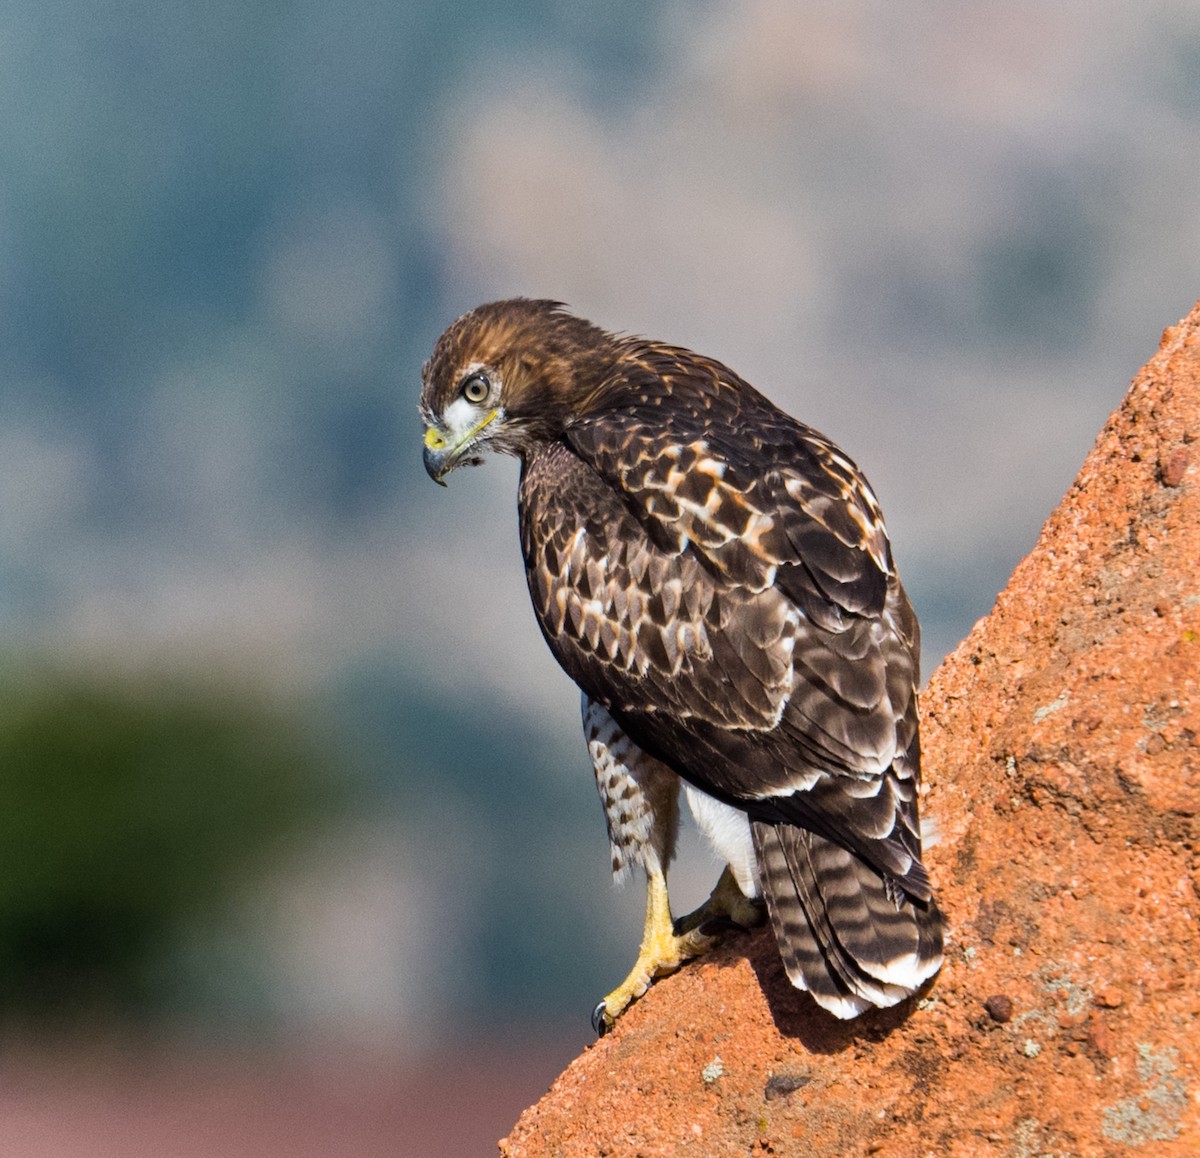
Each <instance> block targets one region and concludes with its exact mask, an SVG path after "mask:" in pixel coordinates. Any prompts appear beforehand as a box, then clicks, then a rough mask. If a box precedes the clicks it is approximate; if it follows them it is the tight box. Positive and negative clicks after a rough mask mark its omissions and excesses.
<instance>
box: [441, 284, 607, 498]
mask: <svg viewBox="0 0 1200 1158" xmlns="http://www.w3.org/2000/svg"><path fill="white" fill-rule="evenodd" d="M615 358H616V346H615V342H614V339H613V338H612V336H611V335H610V334H606V333H605V332H604V331H603V330H601V329H598V328H597V327H596V326H593V325H592V324H591V323H590V322H585V321H584V320H583V319H582V318H577V317H574V316H573V315H571V314H569V313H567V311H566V308H565V307H564V306H563V305H562V304H561V303H560V302H551V301H531V300H529V299H528V298H513V299H511V300H509V301H503V302H492V303H491V304H490V305H486V306H479V307H478V308H477V309H474V310H472V311H471V312H470V313H469V314H463V316H462V317H461V318H459V319H458V321H456V322H454V323H453V324H452V325H451V326H450V327H449V329H447V330H446V332H445V333H444V334H443V335H442V336H441V337H440V338H439V339H438V341H437V345H436V346H435V347H434V350H433V355H432V356H431V357H430V359H429V361H428V362H426V363H425V368H424V370H423V372H422V377H423V379H424V386H423V388H422V390H421V405H420V410H421V418H422V419H423V420H424V422H425V469H426V470H427V471H428V472H429V475H430V477H431V478H432V479H433V480H434V481H435V482H439V483H440V482H441V481H442V479H443V477H444V476H445V475H447V474H449V473H450V471H452V470H453V469H454V468H455V467H458V466H464V465H465V466H477V465H478V464H479V463H480V462H482V461H483V454H484V452H485V451H487V450H495V451H500V452H502V453H504V454H515V455H518V456H522V457H523V456H524V455H525V454H526V453H528V451H529V450H530V449H531V448H532V447H534V446H536V445H537V444H539V443H542V442H546V441H549V440H551V439H554V438H557V437H558V436H559V435H560V434H561V433H562V432H563V430H564V429H565V428H566V426H567V424H568V423H569V422H570V420H571V417H572V416H573V415H574V414H576V413H578V411H579V409H580V407H581V406H582V404H583V403H584V401H585V400H586V399H587V397H588V395H590V394H591V393H592V392H593V391H594V390H595V388H596V386H597V385H598V384H599V383H600V382H601V381H603V379H604V377H605V375H606V374H607V373H608V371H609V369H610V368H611V366H612V364H613V361H614V359H615Z"/></svg>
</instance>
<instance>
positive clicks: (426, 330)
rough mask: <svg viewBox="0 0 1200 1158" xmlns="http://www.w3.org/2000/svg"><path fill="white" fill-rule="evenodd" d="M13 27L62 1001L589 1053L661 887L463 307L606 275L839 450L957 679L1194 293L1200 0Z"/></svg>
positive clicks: (15, 487) (4, 474)
mask: <svg viewBox="0 0 1200 1158" xmlns="http://www.w3.org/2000/svg"><path fill="white" fill-rule="evenodd" d="M0 12H2V16H0V175H2V178H3V179H2V180H0V643H2V644H3V648H4V656H5V668H6V669H7V670H6V676H5V680H6V682H5V683H4V684H3V685H0V687H3V688H5V689H7V690H6V691H5V694H6V695H7V697H8V704H9V706H8V707H6V708H5V709H4V710H3V711H0V812H2V813H3V814H4V824H3V826H0V832H2V833H3V834H6V835H5V836H4V839H5V842H6V847H5V848H4V849H3V850H0V865H3V866H4V869H3V872H0V877H3V878H4V879H5V881H6V882H7V885H6V887H4V888H0V941H3V942H5V943H4V944H3V945H0V981H5V979H6V977H7V982H6V984H5V985H4V986H3V988H4V989H5V999H4V1005H3V1009H4V1010H5V1011H7V1014H8V1016H9V1017H10V1018H13V1019H16V1020H18V1021H25V1020H28V1019H29V1018H33V1019H35V1020H36V1019H38V1018H41V1017H49V1018H54V1019H56V1020H57V1023H58V1024H60V1025H62V1024H64V1023H66V1024H67V1025H70V1024H71V1023H72V1022H73V1021H74V1020H79V1021H82V1020H86V1019H89V1018H96V1017H103V1018H105V1019H110V1020H112V1021H116V1022H120V1021H122V1020H123V1019H133V1020H137V1019H143V1020H150V1021H153V1022H155V1023H157V1024H175V1023H186V1024H188V1025H192V1026H194V1025H201V1026H209V1027H216V1028H217V1029H220V1030H221V1031H222V1032H225V1031H227V1030H229V1028H230V1027H231V1026H237V1027H238V1032H247V1031H248V1030H247V1027H249V1029H250V1031H252V1032H256V1033H257V1032H261V1033H264V1034H269V1033H275V1032H281V1031H282V1032H299V1033H313V1034H318V1035H320V1034H333V1035H341V1036H348V1037H370V1038H373V1039H380V1040H386V1041H387V1042H390V1043H400V1044H401V1045H402V1046H403V1047H404V1048H407V1049H411V1050H413V1051H419V1050H420V1049H422V1048H423V1047H424V1046H425V1045H427V1044H428V1043H429V1042H430V1041H432V1040H434V1039H435V1038H439V1039H444V1038H445V1037H446V1036H447V1035H450V1036H451V1037H453V1036H454V1035H456V1034H461V1035H463V1037H464V1038H466V1037H471V1036H474V1035H477V1034H480V1033H487V1034H494V1035H503V1034H504V1033H506V1032H508V1031H509V1030H511V1029H513V1028H514V1027H517V1026H520V1027H523V1028H524V1029H528V1028H529V1027H535V1028H541V1029H545V1030H547V1031H551V1032H556V1031H557V1030H558V1029H559V1027H561V1026H564V1025H569V1026H571V1027H575V1026H578V1031H579V1034H580V1040H583V1038H584V1036H586V1033H585V1031H586V1016H587V1012H588V1010H589V1009H590V1007H591V1004H592V1003H593V1002H594V1001H595V1000H596V999H597V998H598V997H599V996H600V995H601V994H602V993H603V992H604V991H605V990H606V989H607V988H608V987H610V985H611V984H612V983H614V982H615V981H616V980H617V979H618V978H619V977H620V975H621V974H622V973H623V970H624V967H625V966H627V965H628V964H629V961H630V960H631V957H632V953H633V950H634V946H635V943H636V935H637V929H638V927H639V924H640V904H641V899H640V895H639V893H638V890H637V889H632V890H626V891H625V892H624V893H621V892H617V891H614V890H613V889H612V888H611V886H610V884H609V882H608V876H607V863H608V857H607V854H606V845H605V839H604V833H603V823H602V820H601V816H600V812H599V808H598V805H597V802H596V800H595V793H594V789H593V787H592V785H591V783H590V777H589V772H588V767H587V762H586V755H585V753H584V750H583V746H582V743H581V742H580V741H579V739H578V704H577V696H576V693H575V692H574V690H573V689H572V687H571V686H570V684H569V681H567V679H566V677H564V676H561V675H560V674H559V673H558V672H557V670H556V669H555V667H554V665H553V663H552V661H551V660H550V658H549V656H548V655H547V654H545V650H544V647H543V645H542V643H541V641H540V638H539V637H538V633H537V630H536V628H535V625H534V622H533V618H532V616H531V614H530V612H529V609H528V606H527V597H526V595H525V593H524V590H523V580H522V576H521V569H520V564H519V556H518V550H517V541H516V528H515V518H514V496H513V489H514V486H515V477H516V475H515V467H514V466H513V464H511V463H507V462H499V463H490V464H489V465H488V466H487V467H486V468H485V469H484V470H481V471H472V472H462V473H460V474H457V475H455V476H454V477H453V478H452V479H451V485H450V488H449V490H448V491H441V490H438V489H437V488H435V487H433V486H431V485H430V484H429V481H428V479H427V478H426V477H425V476H424V474H423V471H422V469H421V464H420V430H419V425H418V422H417V419H416V415H415V402H416V397H417V392H418V389H419V374H420V366H421V363H422V362H423V360H424V359H425V357H426V356H427V355H428V352H429V349H430V347H431V345H432V343H433V341H434V339H435V338H436V336H437V334H438V333H439V332H440V330H441V329H442V327H443V326H444V325H445V324H446V323H447V322H449V321H450V320H451V319H452V318H453V317H454V316H456V315H457V314H458V313H460V312H462V311H463V310H465V309H467V308H469V307H470V306H472V305H474V304H476V303H477V302H479V301H481V300H485V299H489V298H494V297H499V296H506V295H509V294H513V293H525V294H530V295H534V296H549V297H556V298H560V299H562V300H564V301H567V302H568V303H570V304H571V305H572V306H573V307H574V308H575V309H576V310H577V311H579V312H580V313H582V314H584V315H586V316H589V317H591V318H592V319H593V320H595V321H597V322H599V323H601V324H603V325H606V326H608V327H610V328H613V329H619V330H626V331H633V332H642V333H647V334H650V335H652V336H654V337H657V338H662V339H665V340H670V341H674V342H678V343H680V344H684V345H690V346H693V347H695V348H698V349H700V350H703V351H704V352H706V353H710V354H713V355H715V356H718V357H721V358H723V359H724V360H726V361H728V362H729V363H730V364H732V365H733V366H735V367H736V368H737V369H738V370H739V371H740V372H741V373H742V374H743V375H744V376H746V377H747V378H749V379H750V380H751V381H752V382H754V383H755V384H756V385H757V386H759V387H760V388H761V389H762V390H763V391H764V392H766V393H767V394H769V395H770V396H772V397H773V398H775V399H776V400H777V401H778V402H780V403H781V404H782V405H784V406H785V407H786V408H787V409H789V410H791V411H792V412H793V413H795V414H796V415H797V416H799V417H801V418H803V419H804V420H805V421H807V422H809V423H810V424H812V425H814V426H816V427H818V428H819V429H822V430H824V431H825V432H826V433H828V434H829V435H831V436H832V437H834V438H835V439H836V440H837V441H838V442H840V443H841V444H842V445H843V446H844V447H845V448H846V449H847V450H848V451H849V452H850V453H851V454H852V455H854V457H856V458H857V459H858V460H859V462H860V463H861V464H862V465H863V466H864V467H865V468H866V470H867V472H868V474H869V475H870V476H871V478H872V480H873V482H874V484H875V487H876V490H877V491H878V492H879V494H880V496H881V498H882V501H883V505H884V509H885V511H886V512H887V514H888V518H889V524H890V527H891V531H892V536H893V539H894V541H895V546H896V552H897V556H898V559H899V562H900V566H901V569H902V571H903V573H904V576H905V579H906V582H907V585H908V587H909V589H910V593H911V594H912V596H913V599H914V602H915V603H916V605H917V609H918V612H919V613H920V615H921V617H922V620H923V623H924V628H925V640H926V656H925V659H926V668H927V670H929V669H931V668H932V666H933V665H934V664H935V663H936V661H937V660H938V659H939V658H940V656H941V655H942V654H944V653H945V652H946V651H947V650H948V649H950V648H952V647H953V646H954V644H955V643H956V642H957V641H958V640H959V639H960V638H961V637H962V636H963V635H964V634H965V633H966V631H967V630H968V629H969V628H970V626H971V624H972V622H973V621H974V620H975V619H976V618H978V617H979V616H981V615H983V614H985V613H986V612H987V611H988V609H989V607H990V605H991V602H992V600H993V598H994V596H995V594H996V592H997V590H998V589H999V588H1000V586H1001V585H1002V583H1003V582H1004V580H1005V578H1006V577H1007V575H1008V573H1009V571H1010V570H1011V568H1012V566H1013V565H1014V564H1015V563H1016V561H1017V560H1018V559H1019V558H1020V557H1021V556H1022V554H1024V553H1025V552H1026V551H1027V550H1028V549H1029V548H1030V547H1031V546H1032V544H1033V541H1034V539H1035V537H1036V534H1037V531H1038V529H1039V527H1040V525H1041V522H1042V521H1043V519H1044V518H1045V516H1046V515H1047V514H1048V513H1049V511H1050V510H1051V509H1052V507H1053V506H1054V504H1055V502H1056V501H1057V499H1058V497H1059V496H1060V495H1061V493H1062V491H1063V490H1064V489H1065V487H1066V486H1067V485H1068V483H1069V482H1070V480H1071V478H1072V477H1073V475H1074V473H1075V471H1076V469H1077V467H1078V465H1079V463H1080V461H1081V460H1082V457H1083V455H1084V453H1085V452H1086V450H1087V448H1088V447H1089V445H1090V444H1091V441H1092V439H1093V438H1094V437H1095V434H1096V432H1097V431H1098V430H1099V428H1100V426H1101V424H1102V422H1103V419H1104V417H1105V415H1106V414H1107V413H1108V412H1109V411H1110V410H1111V409H1112V408H1113V407H1114V406H1115V405H1116V404H1117V403H1118V402H1119V400H1120V398H1121V396H1122V393H1123V392H1124V389H1125V386H1126V384H1127V382H1128V380H1129V378H1130V376H1131V375H1132V374H1133V372H1134V371H1135V370H1136V369H1137V368H1138V366H1139V365H1140V364H1141V363H1142V362H1143V361H1145V359H1146V358H1147V357H1148V356H1149V355H1150V353H1152V351H1153V349H1154V346H1155V344H1156V342H1157V340H1158V334H1159V331H1160V330H1161V328H1162V326H1163V325H1164V324H1165V323H1168V322H1170V321H1173V320H1174V319H1176V318H1177V317H1179V316H1181V315H1182V314H1184V313H1185V312H1186V311H1187V310H1188V309H1189V308H1190V306H1191V304H1192V302H1193V300H1194V299H1195V298H1196V296H1197V294H1198V293H1200V274H1198V270H1200V262H1198V260H1197V258H1198V257H1200V10H1197V9H1196V7H1195V6H1194V5H1190V4H1185V3H1182V2H1179V3H1176V2H1171V0H1150V2H1148V3H1144V4H1138V5H1108V6H1102V7H1101V8H1100V9H1097V8H1096V7H1095V6H1094V5H1088V4H1085V3H1082V2H1076V3H1068V2H1056V3H1050V4H1009V5H1002V6H996V5H993V4H988V3H984V2H983V0H969V2H967V3H963V2H961V0H953V2H952V0H940V2H935V3H932V4H927V5H924V6H921V7H920V8H913V7H908V6H902V7H901V6H891V5H884V4H878V3H871V2H867V0H862V2H859V0H854V2H851V3H847V4H843V5H837V6H829V5H826V4H808V3H783V2H770V0H737V2H729V3H709V2H703V3H698V2H695V0H673V2H658V3H650V4H646V3H633V2H631V0H613V2H610V3H607V4H604V5H598V4H597V5H579V4H566V3H561V2H559V0H511V2H510V3H507V4H504V5H489V4H482V3H478V2H477V0H442V2H439V3H422V4H418V3H404V2H403V0H401V2H394V0H388V2H381V0H345V2H344V3H341V4H336V5H331V4H327V3H320V4H318V3H313V2H311V0H301V2H299V3H292V4H278V3H268V2H250V3H237V4H235V3H228V2H226V0H218V2H217V3H215V4H205V5H185V4H179V3H168V4H165V5H163V4H132V5H131V4H116V3H112V2H111V0H100V2H99V3H97V2H94V0H93V2H90V3H86V4H85V3H81V2H79V0H39V2H38V3H32V2H31V0H16V2H10V3H5V4H3V6H2V8H0ZM30 720H34V723H33V724H32V725H31V724H30ZM30 727H32V728H33V731H30V730H29V729H30ZM38 728H41V729H42V731H41V732H38V731H37V729H38ZM93 735H94V736H95V737H96V738H97V739H96V743H94V744H93V743H90V742H89V739H88V738H89V737H90V736H93ZM173 792H174V793H176V795H171V793H173ZM145 801H151V802H153V806H150V805H147V806H146V807H141V806H140V804H139V802H143V803H144V802H145ZM935 807H936V804H935ZM85 853H86V855H85ZM715 872H716V866H714V865H713V864H712V863H711V861H709V860H707V859H706V858H705V856H704V855H703V854H701V853H698V852H695V851H694V850H693V851H692V852H691V853H690V854H689V857H688V860H687V863H686V864H685V865H684V866H683V868H682V869H681V872H680V879H681V882H682V886H683V889H684V891H685V893H686V892H688V890H690V893H689V896H690V898H691V899H692V900H698V899H699V897H700V895H702V894H703V891H704V886H705V884H706V878H708V877H710V876H715ZM18 881H26V883H28V886H29V887H27V888H25V887H15V885H14V882H18ZM151 884H153V885H154V886H155V887H153V888H151V887H150V885H151ZM93 886H94V887H93ZM105 890H107V891H105ZM122 922H124V923H122ZM13 930H16V932H13ZM72 930H82V931H84V933H86V936H83V935H82V934H81V936H80V937H74V936H72V932H71V931H72ZM101 931H104V932H105V936H103V937H102V936H100V932H101ZM88 937H91V938H92V940H90V941H89V940H88V939H87V938H88ZM22 938H24V939H23V940H22ZM14 946H15V948H14ZM18 949H19V952H18ZM39 954H41V956H39ZM4 970H8V973H7V974H5V973H4ZM22 970H24V971H25V972H24V973H22V972H21V971H22ZM22 978H25V980H24V981H22V980H21V979H22ZM30 978H38V979H40V980H38V981H37V982H36V983H35V982H33V981H31V980H29V979H30ZM571 1032H575V1030H574V1029H572V1030H571Z"/></svg>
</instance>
